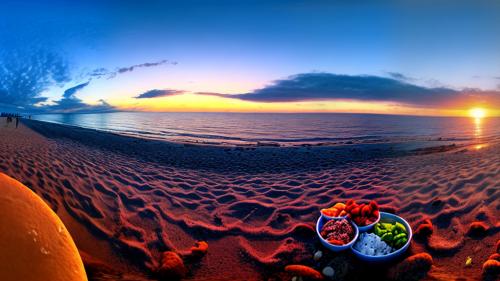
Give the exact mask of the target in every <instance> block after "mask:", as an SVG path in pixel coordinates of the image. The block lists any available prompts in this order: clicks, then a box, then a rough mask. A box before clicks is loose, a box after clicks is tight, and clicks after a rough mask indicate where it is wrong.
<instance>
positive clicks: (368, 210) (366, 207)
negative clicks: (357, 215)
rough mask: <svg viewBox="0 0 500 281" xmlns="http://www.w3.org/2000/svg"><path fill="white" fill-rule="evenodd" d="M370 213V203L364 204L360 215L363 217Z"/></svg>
mask: <svg viewBox="0 0 500 281" xmlns="http://www.w3.org/2000/svg"><path fill="white" fill-rule="evenodd" d="M371 213H372V208H371V207H370V205H366V206H364V207H363V208H362V209H361V215H362V216H363V217H368V216H369V215H371Z"/></svg>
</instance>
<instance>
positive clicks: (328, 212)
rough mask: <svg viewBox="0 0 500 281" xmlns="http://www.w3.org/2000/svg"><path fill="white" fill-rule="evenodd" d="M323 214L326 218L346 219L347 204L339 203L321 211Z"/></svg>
mask: <svg viewBox="0 0 500 281" xmlns="http://www.w3.org/2000/svg"><path fill="white" fill-rule="evenodd" d="M321 214H322V215H324V216H326V217H331V218H335V217H344V216H346V215H347V212H346V211H345V204H344V203H340V202H339V203H337V204H335V205H333V206H332V207H330V208H326V209H321Z"/></svg>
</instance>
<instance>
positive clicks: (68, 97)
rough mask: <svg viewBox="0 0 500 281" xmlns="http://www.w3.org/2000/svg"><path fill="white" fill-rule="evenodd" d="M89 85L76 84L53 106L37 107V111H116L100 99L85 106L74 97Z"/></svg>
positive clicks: (87, 83) (86, 83)
mask: <svg viewBox="0 0 500 281" xmlns="http://www.w3.org/2000/svg"><path fill="white" fill-rule="evenodd" d="M89 84H90V81H88V82H85V83H81V84H78V85H76V86H73V87H71V88H68V89H66V90H65V91H64V93H63V97H62V98H61V99H60V100H58V101H55V102H54V104H51V105H44V106H40V107H38V111H42V112H51V113H103V112H112V111H117V109H116V108H115V107H113V106H111V105H110V104H109V103H107V102H106V101H105V100H103V99H100V100H99V102H98V104H95V105H94V104H87V103H84V102H83V101H82V100H81V99H79V98H77V97H76V96H75V94H76V93H78V92H79V91H81V90H82V89H84V88H85V87H87V86H88V85H89Z"/></svg>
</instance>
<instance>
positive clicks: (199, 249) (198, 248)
mask: <svg viewBox="0 0 500 281" xmlns="http://www.w3.org/2000/svg"><path fill="white" fill-rule="evenodd" d="M207 252H208V243H207V242H205V241H197V242H195V243H194V246H193V247H191V254H192V255H194V256H203V255H205V254H206V253H207Z"/></svg>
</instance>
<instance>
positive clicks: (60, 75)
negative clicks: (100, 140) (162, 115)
mask: <svg viewBox="0 0 500 281" xmlns="http://www.w3.org/2000/svg"><path fill="white" fill-rule="evenodd" d="M0 5H1V7H0V109H2V110H3V111H21V112H33V113H71V112H80V113H88V112H109V111H121V110H123V111H128V110H137V111H222V112H226V111H236V112H361V113H386V114H387V113H391V114H418V115H464V114H467V112H468V110H469V109H470V108H473V107H482V108H486V109H487V110H488V115H500V36H499V34H500V17H499V16H498V15H499V14H500V2H498V1H461V0H458V1H444V0H443V1H426V0H423V1H386V0H381V1H367V0H363V1H315V0H304V1H286V0H279V1H272V0H268V1H258V0H254V1H226V0H219V1H208V0H205V1H193V0H184V1H159V0H150V1H131V0H124V1H112V0H103V1H94V0H87V1H78V0H74V1H42V0H39V1H32V0H27V1H12V0H3V1H2V3H1V4H0Z"/></svg>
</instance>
